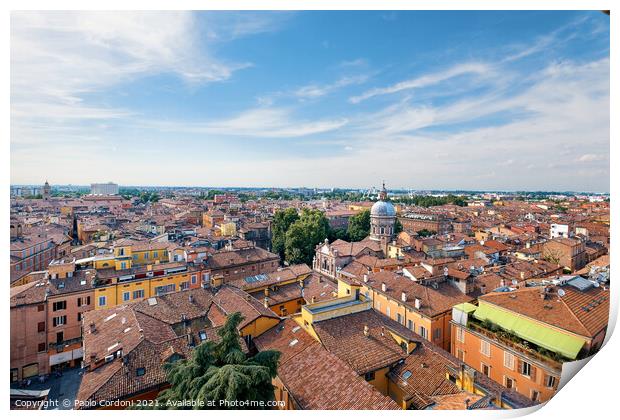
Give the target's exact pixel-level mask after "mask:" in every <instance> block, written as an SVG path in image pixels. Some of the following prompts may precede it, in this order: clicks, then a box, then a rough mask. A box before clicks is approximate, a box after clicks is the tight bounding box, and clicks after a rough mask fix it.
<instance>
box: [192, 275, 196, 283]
mask: <svg viewBox="0 0 620 420" xmlns="http://www.w3.org/2000/svg"><path fill="white" fill-rule="evenodd" d="M196 281H197V278H196V275H195V274H194V275H192V284H196Z"/></svg>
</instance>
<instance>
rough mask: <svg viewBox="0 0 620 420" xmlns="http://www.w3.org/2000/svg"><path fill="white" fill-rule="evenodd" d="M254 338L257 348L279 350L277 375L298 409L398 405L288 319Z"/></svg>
mask: <svg viewBox="0 0 620 420" xmlns="http://www.w3.org/2000/svg"><path fill="white" fill-rule="evenodd" d="M255 342H256V346H257V347H258V348H259V350H267V349H274V350H278V351H280V352H281V353H282V355H281V356H280V361H279V366H278V377H279V378H280V380H281V381H282V383H283V384H284V386H285V387H286V389H287V390H288V391H289V393H290V394H291V396H292V397H293V399H294V401H295V402H296V403H297V404H298V405H299V408H301V409H306V410H371V409H372V410H388V409H393V410H397V409H399V407H398V405H397V404H396V403H395V402H394V401H393V400H392V399H391V398H389V397H388V396H385V395H383V394H381V393H380V392H378V391H377V390H376V389H375V388H374V387H373V386H372V385H370V384H369V383H368V382H366V381H365V380H364V379H363V378H362V377H361V376H359V375H358V374H357V373H356V372H355V371H353V370H352V369H351V368H350V367H349V366H348V365H347V364H346V363H344V362H343V361H342V360H340V359H339V358H338V357H336V356H335V355H333V354H331V353H330V352H329V351H328V350H326V349H325V348H324V347H323V346H321V344H320V343H318V342H316V341H315V340H314V339H313V338H312V337H311V336H310V335H309V334H308V333H306V332H305V331H304V330H303V328H301V327H300V326H299V325H297V323H296V322H295V321H293V320H291V319H286V320H284V321H282V322H281V323H280V324H279V325H277V326H276V327H274V328H272V329H271V330H269V331H267V332H266V333H264V334H263V335H262V336H261V337H258V338H256V340H255Z"/></svg>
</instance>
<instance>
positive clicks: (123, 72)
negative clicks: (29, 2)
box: [11, 11, 247, 143]
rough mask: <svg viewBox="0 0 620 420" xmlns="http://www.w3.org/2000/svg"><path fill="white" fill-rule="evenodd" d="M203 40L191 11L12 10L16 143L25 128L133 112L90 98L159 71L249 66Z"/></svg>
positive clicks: (196, 79)
mask: <svg viewBox="0 0 620 420" xmlns="http://www.w3.org/2000/svg"><path fill="white" fill-rule="evenodd" d="M198 38H199V31H198V29H197V27H196V23H195V16H194V15H193V14H191V13H189V12H155V11H148V12H122V13H120V12H57V11H51V12H50V11H48V12H32V11H27V12H13V13H12V14H11V124H12V128H14V129H16V131H15V132H14V134H13V135H12V138H11V142H13V143H19V142H22V141H24V139H22V138H20V137H19V135H18V133H19V131H18V129H19V128H20V127H24V128H28V127H31V126H33V125H34V126H37V127H39V129H40V130H41V132H42V134H43V128H44V127H47V128H48V129H49V130H58V129H66V130H70V129H71V127H70V125H71V124H73V125H79V124H81V123H85V122H88V121H89V120H97V119H98V120H110V119H118V118H124V117H128V116H130V115H133V113H132V112H131V111H128V110H125V109H114V108H111V107H109V106H104V105H100V104H95V103H93V102H92V101H89V100H87V99H86V98H87V97H88V95H89V94H91V93H96V92H100V91H104V90H105V89H108V88H110V87H112V86H115V85H118V84H120V83H124V82H127V81H131V80H134V79H136V78H139V77H143V76H145V75H149V74H160V73H173V74H176V75H178V76H179V77H180V78H182V79H184V80H185V81H187V82H188V83H204V82H215V81H221V80H226V79H228V78H229V77H230V76H231V75H232V73H233V72H234V71H235V70H237V69H239V68H242V67H244V66H246V65H247V64H246V63H226V62H223V61H221V60H218V59H216V58H214V57H213V56H212V54H211V52H210V51H208V50H207V49H206V48H205V47H203V46H199V44H200V43H199V42H198V41H199V39H198ZM87 137H88V135H87V134H86V133H85V138H87Z"/></svg>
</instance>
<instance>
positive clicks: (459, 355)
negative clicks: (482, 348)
mask: <svg viewBox="0 0 620 420" xmlns="http://www.w3.org/2000/svg"><path fill="white" fill-rule="evenodd" d="M456 357H457V358H458V359H459V360H460V361H461V362H464V361H465V352H464V351H463V350H461V349H458V350H457V351H456Z"/></svg>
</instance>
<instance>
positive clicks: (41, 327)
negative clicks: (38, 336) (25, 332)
mask: <svg viewBox="0 0 620 420" xmlns="http://www.w3.org/2000/svg"><path fill="white" fill-rule="evenodd" d="M37 332H45V322H39V323H38V324H37Z"/></svg>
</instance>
